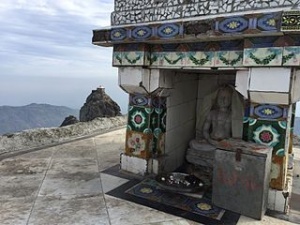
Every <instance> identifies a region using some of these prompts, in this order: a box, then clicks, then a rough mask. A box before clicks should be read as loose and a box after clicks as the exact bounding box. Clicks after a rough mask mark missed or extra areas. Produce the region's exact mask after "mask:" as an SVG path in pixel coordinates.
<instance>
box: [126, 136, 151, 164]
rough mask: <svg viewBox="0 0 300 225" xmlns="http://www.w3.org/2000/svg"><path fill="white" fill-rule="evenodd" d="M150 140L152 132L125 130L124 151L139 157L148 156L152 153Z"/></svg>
mask: <svg viewBox="0 0 300 225" xmlns="http://www.w3.org/2000/svg"><path fill="white" fill-rule="evenodd" d="M152 142H153V136H152V134H145V133H141V132H136V131H127V132H126V144H125V152H126V154H127V155H134V156H137V157H141V158H149V157H150V156H151V154H152V150H151V149H152Z"/></svg>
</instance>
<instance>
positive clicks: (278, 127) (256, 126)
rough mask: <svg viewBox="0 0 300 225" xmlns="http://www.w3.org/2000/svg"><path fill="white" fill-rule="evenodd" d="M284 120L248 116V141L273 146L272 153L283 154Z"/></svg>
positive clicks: (285, 123)
mask: <svg viewBox="0 0 300 225" xmlns="http://www.w3.org/2000/svg"><path fill="white" fill-rule="evenodd" d="M286 126H287V122H286V121H266V120H259V119H253V118H249V128H248V141H254V142H256V143H258V144H263V145H267V146H270V147H273V154H275V155H278V156H283V155H284V152H285V150H284V147H285V136H286V129H287V127H286Z"/></svg>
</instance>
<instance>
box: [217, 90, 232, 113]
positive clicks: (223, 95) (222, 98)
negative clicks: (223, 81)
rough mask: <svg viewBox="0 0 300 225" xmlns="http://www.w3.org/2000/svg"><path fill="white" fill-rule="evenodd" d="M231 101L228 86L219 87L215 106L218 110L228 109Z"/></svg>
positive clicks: (230, 92)
mask: <svg viewBox="0 0 300 225" xmlns="http://www.w3.org/2000/svg"><path fill="white" fill-rule="evenodd" d="M231 100H232V89H231V88H230V87H229V86H224V87H221V88H220V89H219V91H218V94H217V99H216V106H217V107H218V108H229V107H230V106H231Z"/></svg>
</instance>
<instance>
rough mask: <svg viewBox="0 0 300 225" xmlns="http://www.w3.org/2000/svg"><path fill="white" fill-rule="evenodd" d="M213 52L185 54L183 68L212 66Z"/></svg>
mask: <svg viewBox="0 0 300 225" xmlns="http://www.w3.org/2000/svg"><path fill="white" fill-rule="evenodd" d="M214 56H215V53H214V52H186V54H185V58H184V62H183V64H184V66H203V67H212V66H214Z"/></svg>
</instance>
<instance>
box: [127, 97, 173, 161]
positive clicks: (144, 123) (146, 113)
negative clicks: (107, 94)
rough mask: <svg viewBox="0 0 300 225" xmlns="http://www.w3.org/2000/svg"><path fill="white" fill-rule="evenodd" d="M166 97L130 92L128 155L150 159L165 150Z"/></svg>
mask: <svg viewBox="0 0 300 225" xmlns="http://www.w3.org/2000/svg"><path fill="white" fill-rule="evenodd" d="M166 115H167V110H166V98H165V97H159V96H151V95H143V94H130V95H129V107H128V123H127V132H126V145H125V153H126V155H130V156H136V157H140V158H144V159H149V158H150V157H151V156H157V155H161V154H162V153H163V152H164V143H165V132H166Z"/></svg>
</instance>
